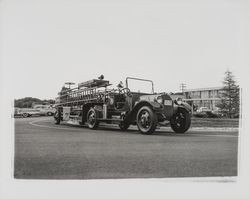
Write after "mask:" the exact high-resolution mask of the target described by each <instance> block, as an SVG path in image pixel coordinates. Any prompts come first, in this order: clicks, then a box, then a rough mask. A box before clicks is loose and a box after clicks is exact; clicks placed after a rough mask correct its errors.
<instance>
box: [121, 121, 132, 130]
mask: <svg viewBox="0 0 250 199" xmlns="http://www.w3.org/2000/svg"><path fill="white" fill-rule="evenodd" d="M129 126H130V124H128V123H124V122H121V123H120V124H119V127H120V129H121V130H123V131H125V130H127V129H128V128H129Z"/></svg>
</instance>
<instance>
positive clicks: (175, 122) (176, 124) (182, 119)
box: [170, 108, 191, 133]
mask: <svg viewBox="0 0 250 199" xmlns="http://www.w3.org/2000/svg"><path fill="white" fill-rule="evenodd" d="M170 125H171V128H172V129H173V131H174V132H175V133H185V132H186V131H187V130H188V129H189V127H190V125H191V117H190V114H189V112H188V111H186V110H185V109H183V108H181V109H178V111H177V113H175V114H174V115H173V117H172V119H171V124H170Z"/></svg>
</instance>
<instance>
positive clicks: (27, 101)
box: [14, 97, 55, 108]
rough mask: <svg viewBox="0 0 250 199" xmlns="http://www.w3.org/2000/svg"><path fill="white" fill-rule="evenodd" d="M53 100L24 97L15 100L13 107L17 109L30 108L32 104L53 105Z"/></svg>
mask: <svg viewBox="0 0 250 199" xmlns="http://www.w3.org/2000/svg"><path fill="white" fill-rule="evenodd" d="M54 103H55V100H52V99H49V100H40V99H38V98H33V97H25V98H22V99H15V101H14V104H15V107H18V108H31V107H32V105H34V104H54Z"/></svg>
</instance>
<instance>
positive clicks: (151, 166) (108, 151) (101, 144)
mask: <svg viewBox="0 0 250 199" xmlns="http://www.w3.org/2000/svg"><path fill="white" fill-rule="evenodd" d="M237 151H238V131H237V130H228V131H225V130H224V131H221V130H216V129H214V130H211V129H210V130H195V129H190V130H189V131H188V132H187V133H186V134H175V133H173V132H172V130H171V129H170V128H163V129H159V130H157V132H156V133H155V134H153V135H142V134H140V133H139V132H138V131H137V130H136V128H130V129H128V130H127V131H121V130H119V128H117V127H114V126H108V127H107V126H105V127H104V126H101V127H99V128H98V129H97V130H90V129H88V128H87V127H80V126H73V125H69V124H61V125H55V124H54V122H53V117H33V118H16V119H15V158H14V166H15V168H14V176H15V178H22V179H117V178H170V177H171V178H172V177H215V176H237Z"/></svg>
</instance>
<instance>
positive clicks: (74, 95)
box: [57, 87, 105, 106]
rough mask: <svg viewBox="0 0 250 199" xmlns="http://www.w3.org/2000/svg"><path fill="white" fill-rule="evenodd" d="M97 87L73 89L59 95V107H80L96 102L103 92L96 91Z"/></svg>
mask: <svg viewBox="0 0 250 199" xmlns="http://www.w3.org/2000/svg"><path fill="white" fill-rule="evenodd" d="M98 88H99V87H92V88H84V89H78V88H73V89H69V90H66V91H62V92H60V93H59V103H58V104H57V105H59V106H80V105H83V104H85V103H90V102H97V101H98V100H101V99H100V98H98V96H100V94H104V93H105V91H100V90H97V89H98Z"/></svg>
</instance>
